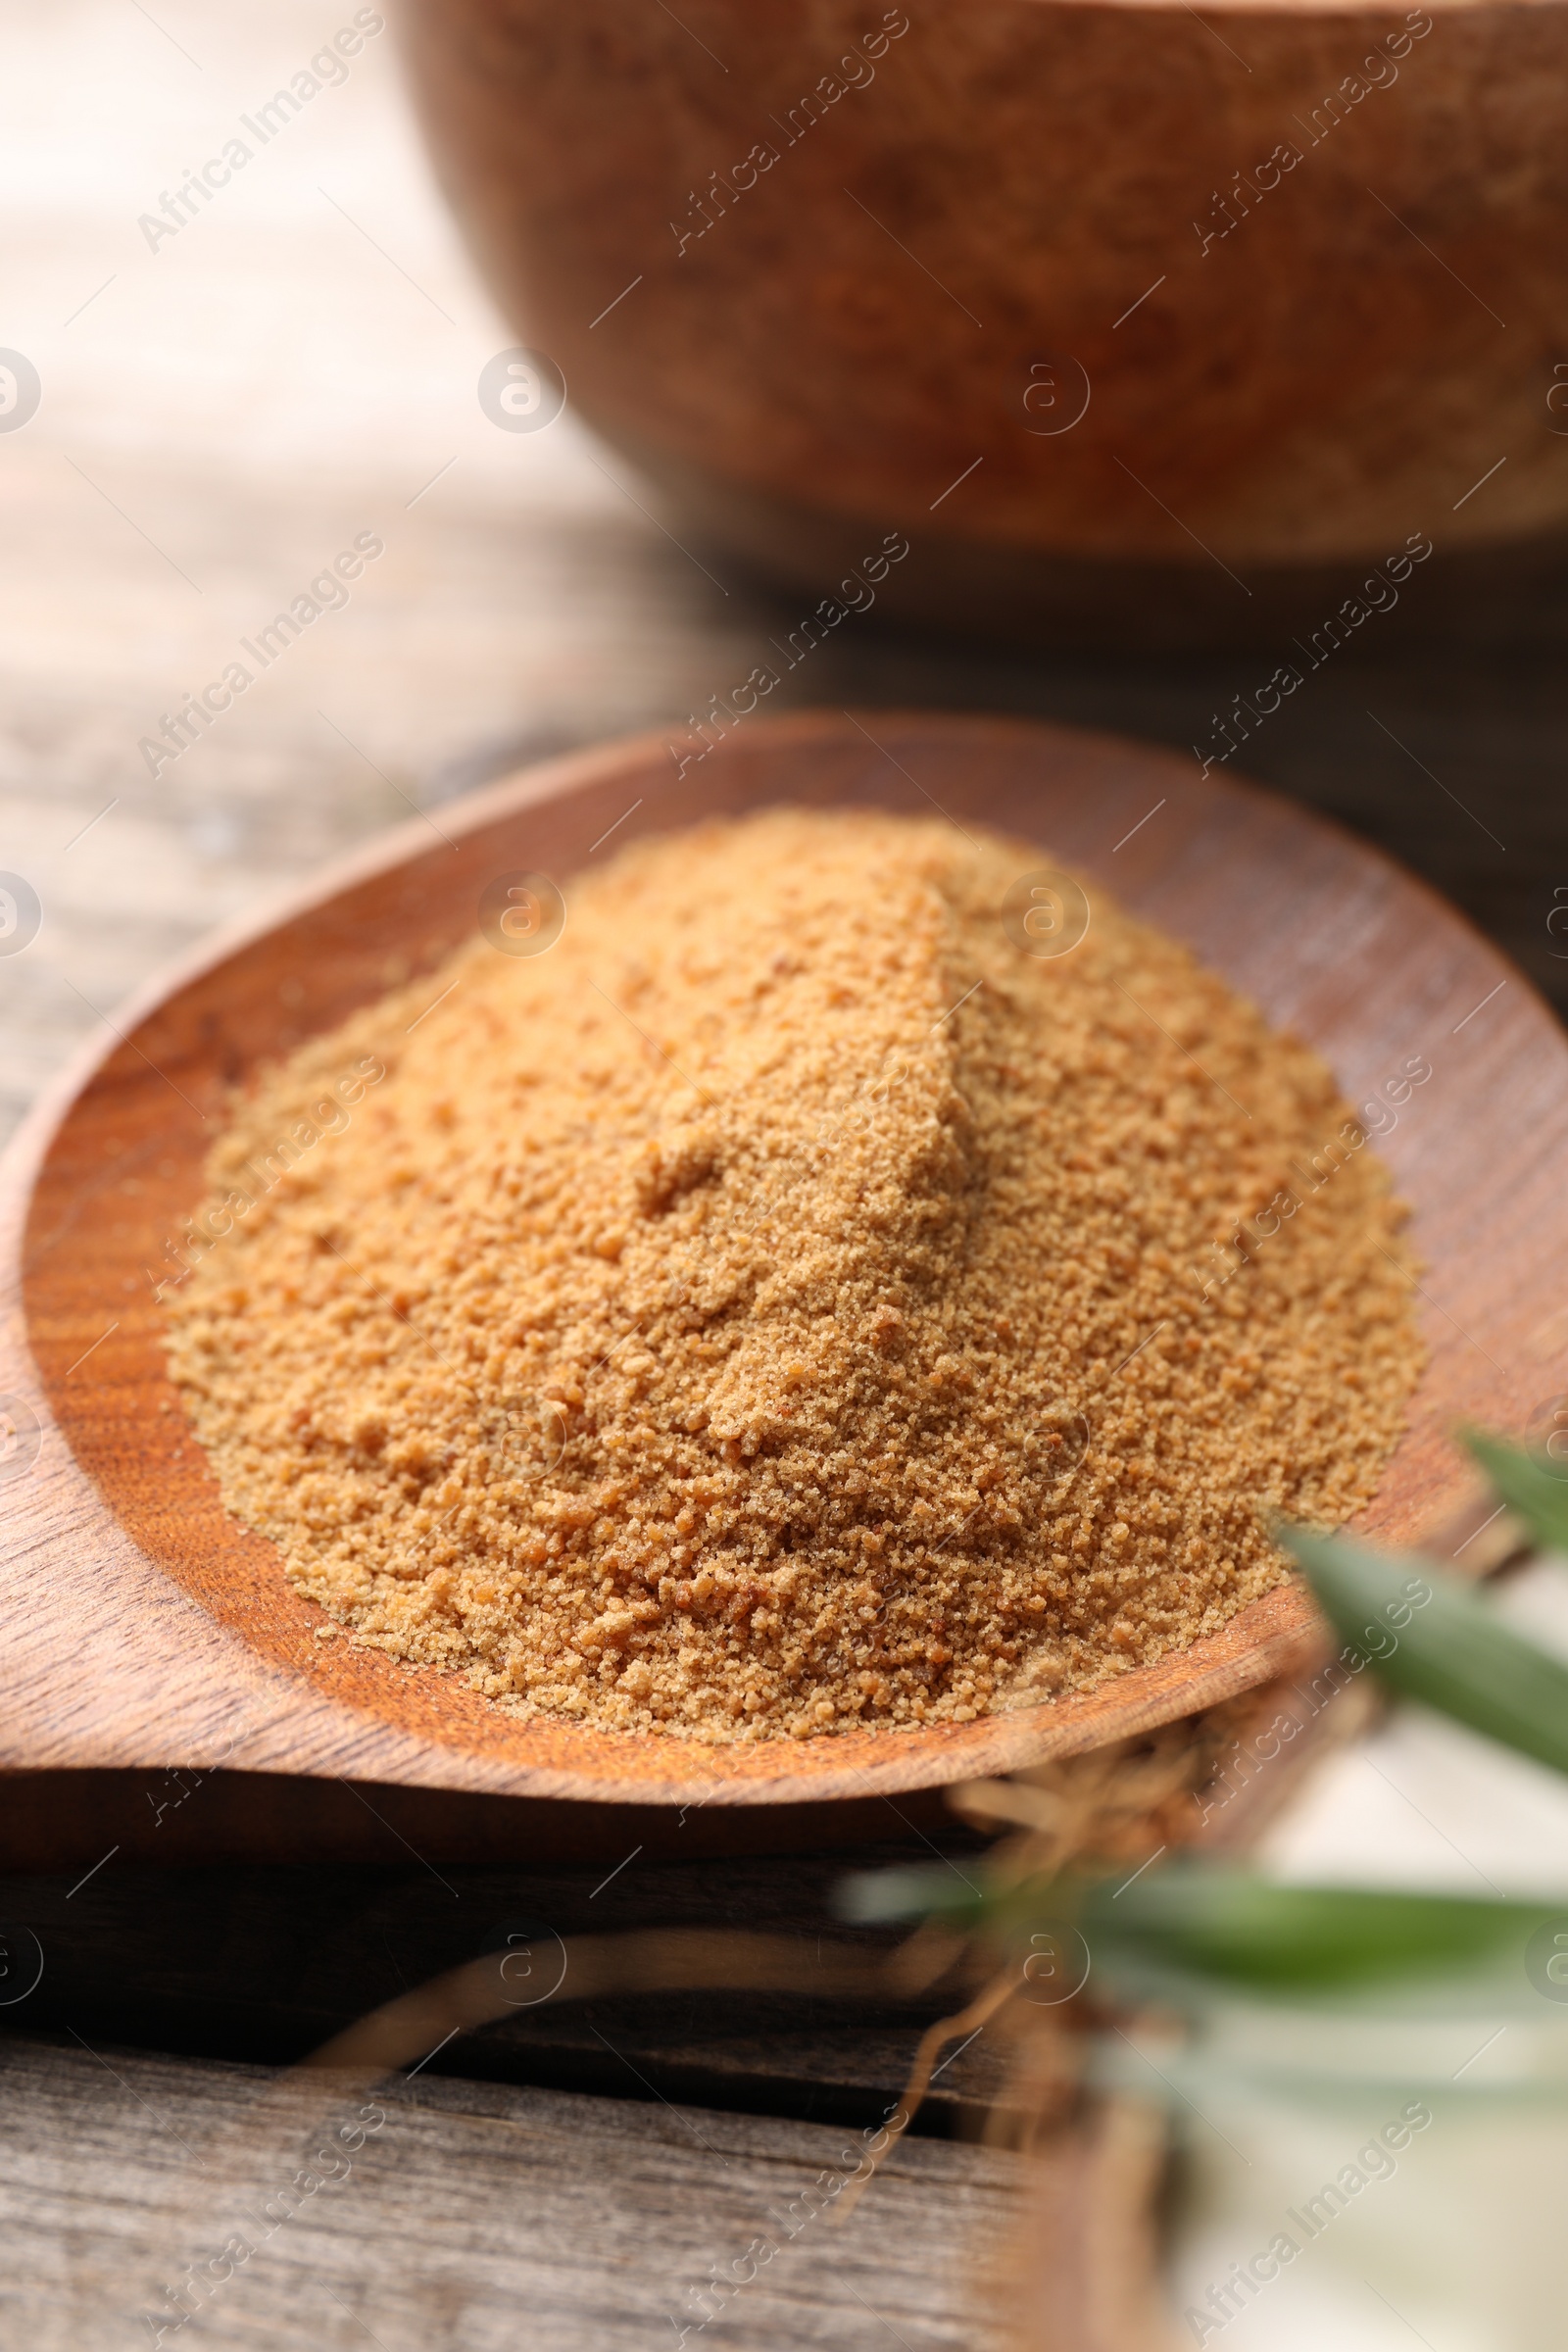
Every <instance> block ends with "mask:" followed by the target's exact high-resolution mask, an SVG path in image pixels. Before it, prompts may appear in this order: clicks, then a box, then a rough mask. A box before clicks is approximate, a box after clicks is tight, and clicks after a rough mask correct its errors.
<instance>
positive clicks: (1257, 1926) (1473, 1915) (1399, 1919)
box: [839, 1860, 1564, 2001]
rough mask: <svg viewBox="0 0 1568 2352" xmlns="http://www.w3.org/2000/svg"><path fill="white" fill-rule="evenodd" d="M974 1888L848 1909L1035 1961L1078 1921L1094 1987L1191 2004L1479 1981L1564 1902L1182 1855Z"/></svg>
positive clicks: (891, 1877) (886, 1891) (949, 1877)
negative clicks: (1292, 1873)
mask: <svg viewBox="0 0 1568 2352" xmlns="http://www.w3.org/2000/svg"><path fill="white" fill-rule="evenodd" d="M980 1871H981V1874H982V1877H981V1885H980V1891H979V1894H978V1896H976V1895H973V1894H970V1893H968V1892H966V1890H965V1889H964V1888H963V1887H961V1886H960V1885H959V1884H958V1882H957V1881H956V1879H955V1878H954V1875H953V1873H952V1872H951V1871H949V1870H948V1869H946V1868H945V1867H941V1866H939V1867H937V1868H935V1869H912V1870H888V1871H879V1872H876V1873H874V1874H868V1875H866V1876H864V1877H861V1878H857V1879H852V1880H850V1881H848V1882H847V1883H846V1885H845V1886H844V1887H841V1888H840V1891H839V1908H840V1910H841V1912H842V1913H844V1914H845V1915H847V1916H848V1917H850V1918H852V1919H856V1920H860V1921H865V1920H888V1919H908V1918H918V1917H923V1918H927V1919H940V1920H942V1921H944V1922H946V1923H949V1924H953V1925H963V1926H967V1927H969V1928H971V1929H974V1930H976V1931H978V1932H979V1933H980V1934H981V1935H983V1936H985V1937H986V1938H987V1940H988V1941H990V1942H992V1943H994V1944H997V1945H1000V1946H1001V1947H1002V1948H1003V1949H1004V1950H1009V1951H1013V1952H1016V1953H1018V1954H1020V1955H1021V1956H1022V1957H1024V1958H1026V1957H1027V1955H1028V1951H1029V1947H1030V1942H1031V1936H1034V1937H1035V1938H1038V1937H1039V1936H1040V1935H1041V1934H1042V1933H1046V1932H1057V1933H1059V1932H1060V1931H1061V1930H1062V1929H1063V1928H1071V1929H1075V1930H1076V1931H1077V1933H1078V1934H1079V1935H1080V1936H1082V1937H1083V1938H1084V1942H1085V1944H1086V1945H1087V1947H1088V1952H1089V1972H1090V1989H1091V1991H1093V1990H1095V1989H1096V1988H1097V1987H1098V1989H1099V1990H1100V1991H1101V1992H1102V1993H1109V1994H1115V1993H1116V1992H1118V1991H1121V1992H1133V1993H1139V1994H1146V1993H1148V1992H1150V1991H1155V1992H1159V1993H1162V1994H1164V1995H1167V1996H1169V1997H1173V1998H1175V1999H1176V2000H1178V2001H1184V2000H1185V2001H1191V2000H1192V1998H1193V1997H1194V1996H1195V1995H1201V1991H1202V1988H1203V1986H1205V1985H1206V1986H1207V1987H1208V1988H1209V1991H1210V1994H1212V1993H1213V1992H1214V1991H1216V1990H1219V1989H1222V1988H1228V1989H1230V1990H1232V1991H1236V1990H1241V1989H1246V1990H1249V1991H1251V1992H1254V1993H1258V1994H1263V1995H1269V1994H1274V1995H1286V1994H1296V1995H1300V1994H1312V1993H1321V1994H1328V1995H1333V1994H1335V1993H1338V1992H1341V1991H1344V1990H1347V1989H1348V1988H1350V1987H1352V1986H1356V1985H1372V1984H1376V1983H1378V1982H1379V1981H1387V1980H1400V1979H1405V1980H1407V1979H1411V1978H1416V1977H1450V1978H1451V1977H1463V1976H1473V1975H1474V1974H1475V1973H1476V1972H1477V1970H1478V1969H1483V1968H1485V1967H1486V1965H1487V1964H1488V1963H1489V1962H1494V1961H1495V1960H1496V1959H1498V1958H1499V1957H1501V1958H1506V1957H1507V1956H1508V1955H1509V1954H1510V1953H1514V1954H1517V1955H1518V1956H1519V1958H1520V1961H1521V1967H1522V1962H1523V1953H1524V1945H1525V1943H1526V1940H1527V1939H1528V1937H1529V1936H1531V1935H1533V1934H1534V1933H1535V1932H1536V1930H1537V1929H1539V1928H1541V1927H1544V1925H1545V1924H1546V1923H1547V1922H1548V1921H1561V1920H1562V1918H1563V1917H1564V1910H1563V1908H1562V1907H1560V1906H1559V1908H1557V1909H1556V1910H1548V1909H1546V1908H1544V1906H1542V1905H1541V1904H1538V1903H1524V1902H1508V1901H1497V1902H1489V1901H1480V1902H1473V1901H1471V1900H1469V1899H1468V1898H1465V1897H1458V1896H1450V1895H1441V1894H1416V1893H1412V1894H1388V1893H1383V1892H1380V1891H1377V1890H1373V1889H1368V1888H1363V1887H1296V1886H1280V1885H1277V1884H1275V1883H1274V1882H1273V1881H1271V1880H1267V1879H1260V1878H1256V1877H1254V1876H1252V1875H1251V1874H1250V1873H1249V1872H1247V1871H1241V1870H1235V1869H1231V1868H1228V1867H1225V1866H1223V1865H1219V1864H1213V1863H1206V1862H1200V1861H1194V1860H1180V1861H1176V1862H1173V1863H1170V1864H1167V1866H1166V1867H1165V1868H1164V1869H1163V1870H1158V1871H1151V1872H1148V1873H1144V1872H1140V1873H1138V1874H1137V1875H1136V1876H1135V1877H1133V1878H1131V1879H1123V1880H1121V1881H1120V1882H1119V1883H1117V1882H1113V1881H1112V1880H1111V1879H1108V1878H1104V1879H1094V1880H1091V1879H1086V1878H1083V1877H1080V1876H1074V1875H1066V1876H1063V1877H1060V1878H1054V1879H1053V1878H1036V1879H1028V1880H1023V1881H1010V1880H1009V1881H999V1880H997V1879H996V1878H994V1877H992V1876H991V1875H990V1874H989V1873H985V1870H984V1865H983V1864H982V1865H981V1866H980Z"/></svg>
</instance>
